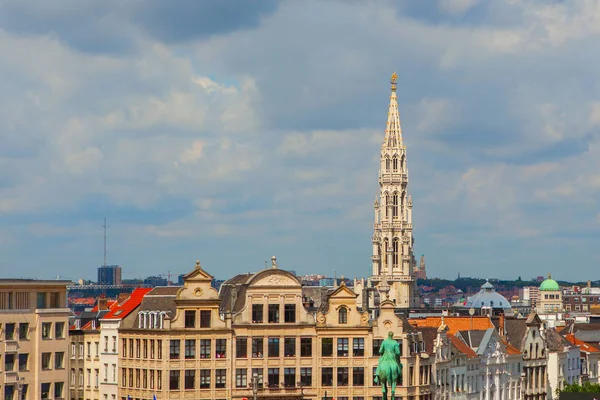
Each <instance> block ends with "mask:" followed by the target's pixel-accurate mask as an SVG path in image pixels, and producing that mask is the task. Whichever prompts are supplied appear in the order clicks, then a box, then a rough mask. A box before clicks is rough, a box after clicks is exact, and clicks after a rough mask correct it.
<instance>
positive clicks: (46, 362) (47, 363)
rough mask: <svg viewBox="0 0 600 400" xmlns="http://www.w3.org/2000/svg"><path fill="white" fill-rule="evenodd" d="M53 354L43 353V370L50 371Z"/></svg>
mask: <svg viewBox="0 0 600 400" xmlns="http://www.w3.org/2000/svg"><path fill="white" fill-rule="evenodd" d="M51 358H52V353H42V369H50V359H51Z"/></svg>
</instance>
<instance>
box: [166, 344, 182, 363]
mask: <svg viewBox="0 0 600 400" xmlns="http://www.w3.org/2000/svg"><path fill="white" fill-rule="evenodd" d="M180 346H181V340H179V339H172V340H171V346H170V347H169V358H170V359H171V360H177V359H179V353H180Z"/></svg>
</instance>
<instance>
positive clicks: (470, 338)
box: [457, 330, 487, 349]
mask: <svg viewBox="0 0 600 400" xmlns="http://www.w3.org/2000/svg"><path fill="white" fill-rule="evenodd" d="M486 333H487V330H485V331H483V330H476V331H475V330H473V331H469V330H466V331H459V332H457V336H458V337H460V338H461V339H462V340H463V341H464V342H465V343H466V344H467V346H469V347H470V348H472V349H478V348H479V346H481V343H482V342H483V341H484V337H485V335H486Z"/></svg>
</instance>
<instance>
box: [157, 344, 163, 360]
mask: <svg viewBox="0 0 600 400" xmlns="http://www.w3.org/2000/svg"><path fill="white" fill-rule="evenodd" d="M156 351H157V352H158V354H157V357H156V358H158V359H159V360H162V340H157V341H156Z"/></svg>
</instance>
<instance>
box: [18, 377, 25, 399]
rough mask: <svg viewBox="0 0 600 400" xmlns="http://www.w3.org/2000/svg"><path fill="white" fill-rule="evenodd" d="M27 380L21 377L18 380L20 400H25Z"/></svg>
mask: <svg viewBox="0 0 600 400" xmlns="http://www.w3.org/2000/svg"><path fill="white" fill-rule="evenodd" d="M24 380H25V378H23V377H21V378H18V379H17V391H18V392H19V400H23V381H24Z"/></svg>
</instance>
